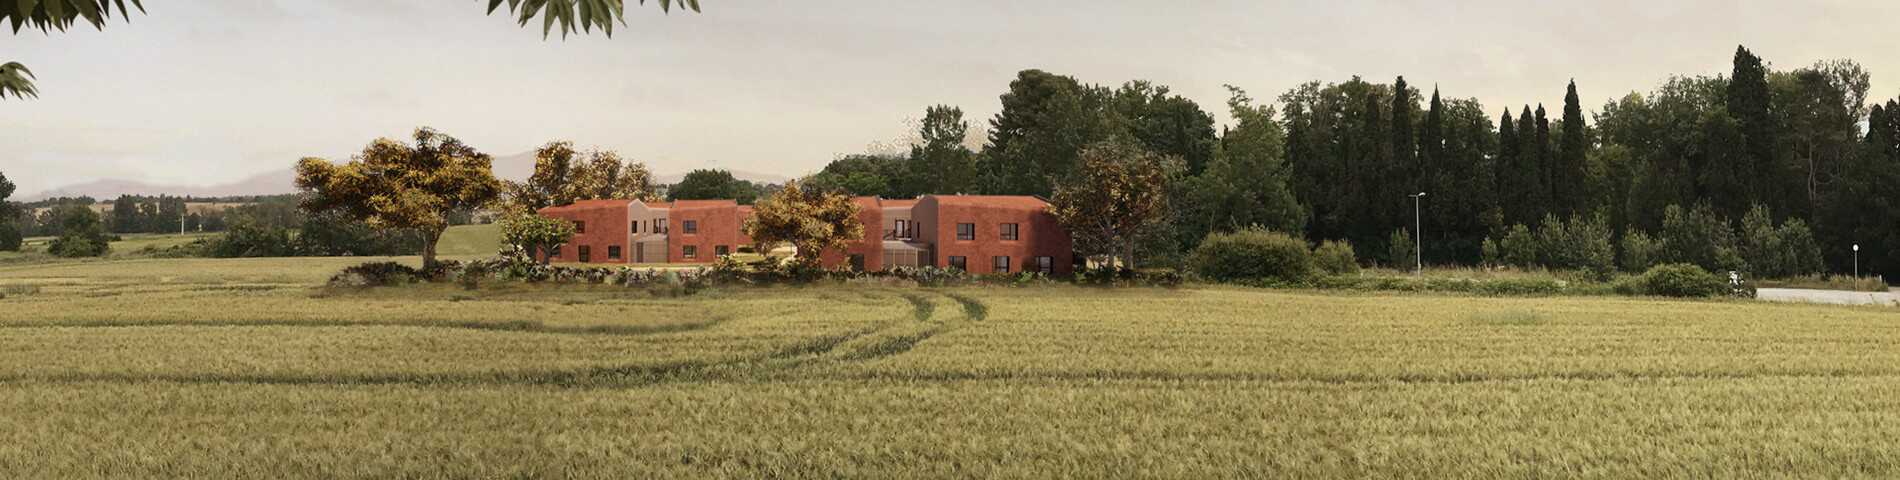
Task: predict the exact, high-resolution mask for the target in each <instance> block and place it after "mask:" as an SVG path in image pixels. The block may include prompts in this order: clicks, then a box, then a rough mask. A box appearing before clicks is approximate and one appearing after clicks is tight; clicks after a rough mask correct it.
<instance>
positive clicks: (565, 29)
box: [0, 0, 699, 100]
mask: <svg viewBox="0 0 1900 480" xmlns="http://www.w3.org/2000/svg"><path fill="white" fill-rule="evenodd" d="M127 1H128V0H37V1H35V0H4V1H0V23H10V24H12V25H13V33H14V34H15V35H18V34H19V33H20V27H32V28H34V29H38V30H40V31H41V32H46V33H52V31H53V30H59V31H62V32H64V31H66V28H67V27H71V26H73V24H75V23H77V22H78V20H80V19H82V18H83V19H85V20H86V23H89V24H92V26H93V28H98V29H103V28H105V22H106V20H108V19H110V18H112V7H113V6H115V5H116V6H118V7H119V16H120V17H124V18H125V19H126V20H127V21H131V15H132V13H131V11H130V10H127V9H126V7H125V4H126V3H127ZM129 1H130V3H131V4H132V6H133V7H137V8H138V10H139V13H145V5H143V4H141V3H140V1H141V0H129ZM503 1H504V0H488V14H489V15H494V14H495V10H496V9H498V8H500V7H501V5H502V3H503ZM505 1H506V2H507V4H508V11H509V12H511V13H514V14H516V21H517V22H518V23H520V24H521V25H522V26H524V27H525V26H527V25H528V21H529V20H533V19H534V18H535V17H536V16H540V17H541V18H542V26H541V36H542V37H543V38H545V37H547V36H548V35H549V34H550V33H552V32H553V29H554V26H555V25H560V27H561V37H562V38H566V37H567V34H568V33H570V32H574V31H576V30H578V31H580V32H584V33H591V32H592V29H594V28H599V29H600V31H601V33H604V34H606V35H607V36H609V37H612V36H613V33H614V30H613V29H614V23H615V22H619V23H620V24H621V25H626V23H627V22H626V19H625V18H624V17H623V16H622V14H623V12H624V11H625V10H626V8H625V0H505ZM639 2H640V4H641V5H645V4H646V0H639ZM656 3H659V4H660V11H662V12H669V13H670V12H672V10H673V6H674V5H679V6H681V7H684V8H691V9H693V11H695V12H697V11H699V0H658V2H656ZM32 78H33V72H31V71H28V70H27V69H26V66H24V65H20V64H19V63H18V62H7V63H5V64H0V100H3V99H5V98H6V96H7V94H9V93H11V94H12V95H13V96H14V97H16V98H20V99H23V100H24V99H25V98H26V96H33V97H35V98H38V97H39V92H38V90H35V88H34V86H33V82H32Z"/></svg>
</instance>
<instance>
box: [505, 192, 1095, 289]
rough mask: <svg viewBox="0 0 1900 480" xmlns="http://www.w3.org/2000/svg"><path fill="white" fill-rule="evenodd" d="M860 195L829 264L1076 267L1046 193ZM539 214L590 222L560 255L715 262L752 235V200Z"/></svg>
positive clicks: (582, 205) (605, 204)
mask: <svg viewBox="0 0 1900 480" xmlns="http://www.w3.org/2000/svg"><path fill="white" fill-rule="evenodd" d="M853 201H855V202H857V203H858V206H859V207H861V208H862V209H863V211H862V212H861V213H859V214H858V220H859V221H861V222H864V225H865V228H864V233H865V234H864V237H863V238H859V239H856V240H854V241H852V242H850V244H849V245H847V248H846V249H845V250H844V251H834V250H828V251H826V252H825V253H824V254H823V255H822V256H821V257H820V259H821V260H822V261H823V262H824V263H825V265H826V266H828V267H837V266H850V267H852V268H857V269H863V270H882V269H889V268H892V267H898V266H912V267H921V266H934V267H942V268H949V267H956V268H961V269H963V270H965V271H968V272H970V273H985V274H987V273H1013V272H1021V271H1025V270H1027V271H1035V272H1042V273H1047V274H1051V275H1069V274H1071V273H1073V272H1074V265H1075V254H1074V246H1073V244H1072V242H1071V241H1070V239H1069V234H1068V232H1067V231H1065V230H1063V229H1062V227H1061V226H1060V225H1058V224H1056V219H1055V215H1054V214H1051V213H1049V202H1047V201H1044V200H1043V199H1041V198H1038V197H1025V196H982V195H925V196H924V197H923V198H919V199H916V200H886V199H881V198H877V197H858V198H855V199H853ZM541 214H543V215H547V216H550V217H555V218H561V219H565V220H570V221H574V222H576V224H577V225H580V226H584V227H585V229H586V231H585V232H582V233H579V234H576V235H575V236H574V241H573V242H572V243H570V244H568V245H567V246H564V247H562V249H561V253H560V255H556V256H555V257H554V258H553V259H552V260H554V261H569V262H590V263H709V262H714V261H717V260H718V258H719V256H720V255H724V254H727V253H730V252H734V251H737V250H738V248H739V246H742V245H750V244H751V242H752V241H751V239H750V238H747V237H746V236H745V234H744V233H743V232H742V231H740V227H741V225H743V224H744V221H745V218H746V217H748V216H750V215H751V214H752V207H749V206H743V205H738V204H736V203H734V202H733V201H732V200H681V201H677V202H644V203H643V202H634V201H629V200H588V201H584V202H576V203H574V204H571V205H562V206H558V207H552V208H547V209H542V210H541ZM621 226H625V228H621Z"/></svg>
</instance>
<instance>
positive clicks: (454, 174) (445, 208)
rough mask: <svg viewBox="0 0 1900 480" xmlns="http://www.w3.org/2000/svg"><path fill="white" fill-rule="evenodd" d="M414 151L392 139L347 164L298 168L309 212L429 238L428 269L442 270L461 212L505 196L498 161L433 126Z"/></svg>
mask: <svg viewBox="0 0 1900 480" xmlns="http://www.w3.org/2000/svg"><path fill="white" fill-rule="evenodd" d="M414 139H415V142H414V143H413V144H405V143H402V142H399V141H396V140H391V139H387V138H383V139H378V140H376V141H375V142H371V143H370V144H369V146H367V147H364V148H363V151H362V153H359V154H357V155H355V156H353V157H352V160H351V161H349V162H347V163H344V164H342V165H337V164H333V163H331V162H330V161H328V160H324V159H321V158H316V157H304V159H303V160H301V161H299V162H297V188H298V189H300V190H303V191H304V192H307V193H308V195H307V196H305V197H304V200H303V202H302V205H301V207H302V208H303V210H304V211H306V212H309V213H312V214H317V213H334V214H336V215H339V216H340V217H341V218H345V219H348V220H351V221H364V222H367V223H368V224H369V225H370V226H371V227H375V228H381V229H392V230H396V229H414V230H416V231H418V232H420V233H421V234H422V238H423V250H422V263H423V266H424V267H425V268H428V267H433V266H434V265H435V244H436V241H437V240H440V239H441V237H442V231H443V230H444V229H447V228H448V225H449V220H448V216H449V215H450V214H451V213H454V212H457V211H466V210H471V209H475V208H482V207H487V206H489V205H491V204H493V203H494V202H495V201H496V200H497V199H498V198H499V197H500V195H501V188H502V185H501V181H500V180H497V179H496V178H495V174H494V171H493V169H492V166H493V163H494V160H493V158H491V157H490V156H489V155H488V154H486V153H481V152H479V151H476V150H475V149H474V148H472V147H469V146H468V145H465V144H463V143H462V141H461V140H456V139H455V138H454V137H450V136H448V135H444V134H442V133H440V132H437V131H435V130H434V129H431V128H429V127H420V128H417V129H416V131H415V135H414Z"/></svg>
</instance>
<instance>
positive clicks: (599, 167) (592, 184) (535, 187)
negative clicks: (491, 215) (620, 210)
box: [506, 141, 659, 214]
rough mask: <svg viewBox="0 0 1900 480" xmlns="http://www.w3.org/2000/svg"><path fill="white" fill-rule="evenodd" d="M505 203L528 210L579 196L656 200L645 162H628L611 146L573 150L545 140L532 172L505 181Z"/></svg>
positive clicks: (567, 144)
mask: <svg viewBox="0 0 1900 480" xmlns="http://www.w3.org/2000/svg"><path fill="white" fill-rule="evenodd" d="M506 188H507V193H508V204H509V205H508V206H509V207H513V208H515V209H517V210H520V211H525V212H527V213H530V214H531V213H534V212H535V211H537V210H540V209H543V208H547V207H552V206H556V205H566V204H569V203H574V202H576V201H580V200H603V199H628V200H636V201H649V200H658V199H659V195H658V192H657V189H655V188H654V187H653V173H652V172H650V171H648V170H647V166H646V164H645V163H633V162H627V161H625V160H622V159H621V158H620V154H618V153H614V151H612V150H588V151H586V152H581V151H576V150H574V143H573V142H567V141H555V142H548V143H547V144H546V145H542V146H541V148H537V149H535V151H534V173H533V174H531V175H529V176H528V180H527V181H525V182H506Z"/></svg>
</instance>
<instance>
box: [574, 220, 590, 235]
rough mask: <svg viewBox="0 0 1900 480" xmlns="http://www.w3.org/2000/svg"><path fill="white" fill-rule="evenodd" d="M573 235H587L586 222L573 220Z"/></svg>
mask: <svg viewBox="0 0 1900 480" xmlns="http://www.w3.org/2000/svg"><path fill="white" fill-rule="evenodd" d="M574 233H587V222H583V221H580V220H575V221H574Z"/></svg>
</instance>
